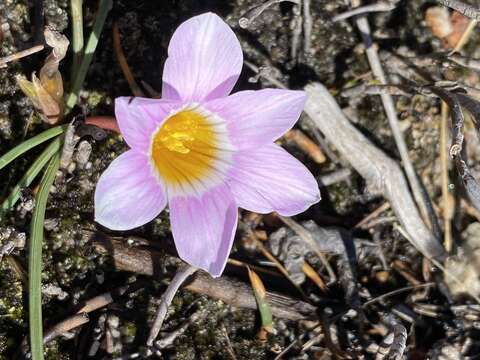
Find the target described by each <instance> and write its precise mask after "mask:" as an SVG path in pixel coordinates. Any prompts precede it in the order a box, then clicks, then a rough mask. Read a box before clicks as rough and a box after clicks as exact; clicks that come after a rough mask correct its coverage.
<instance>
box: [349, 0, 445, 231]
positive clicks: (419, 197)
mask: <svg viewBox="0 0 480 360" xmlns="http://www.w3.org/2000/svg"><path fill="white" fill-rule="evenodd" d="M355 3H357V4H358V3H359V0H356V1H355ZM355 22H356V24H357V27H358V29H359V31H360V33H361V35H362V38H363V42H364V45H365V48H366V53H367V58H368V62H369V64H370V68H371V69H372V73H373V74H374V76H375V77H376V78H377V80H378V81H379V82H380V83H381V84H383V85H385V84H387V78H386V76H385V72H384V71H383V67H382V64H381V62H380V58H379V56H378V49H377V46H376V45H375V44H373V42H372V38H371V35H370V25H369V24H368V20H367V19H366V18H365V17H358V18H357V19H356V20H355ZM380 98H381V100H382V103H383V106H384V108H385V113H386V115H387V119H388V123H389V125H390V128H391V130H392V134H393V137H394V139H395V143H396V145H397V149H398V152H399V153H400V158H401V159H402V164H403V168H404V169H405V173H406V175H407V179H408V182H409V183H410V186H411V188H412V192H413V197H414V199H415V202H416V203H417V206H418V208H419V209H420V213H421V215H422V218H423V220H424V221H425V222H426V223H427V224H429V225H430V227H431V228H434V229H436V228H438V226H436V223H435V218H434V216H433V215H432V212H431V211H430V209H431V205H430V204H429V201H430V200H429V199H428V198H427V196H426V194H425V193H424V190H423V188H422V186H421V184H420V181H419V179H418V177H417V174H416V173H415V169H414V167H413V164H412V161H411V160H410V156H409V155H408V148H407V144H406V142H405V139H404V137H403V133H402V130H401V129H400V122H399V120H398V116H397V112H396V109H395V103H394V101H393V98H392V96H391V95H390V94H380Z"/></svg>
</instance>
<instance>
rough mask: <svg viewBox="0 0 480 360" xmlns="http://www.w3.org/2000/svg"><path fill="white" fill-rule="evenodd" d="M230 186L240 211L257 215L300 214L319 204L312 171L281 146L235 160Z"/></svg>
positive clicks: (241, 156) (273, 146)
mask: <svg viewBox="0 0 480 360" xmlns="http://www.w3.org/2000/svg"><path fill="white" fill-rule="evenodd" d="M234 164H235V166H234V168H233V169H232V171H231V173H230V175H229V180H228V183H229V184H230V190H231V191H232V193H233V196H234V198H235V200H236V202H237V204H238V206H239V207H241V208H244V209H246V210H250V211H253V212H257V213H262V214H265V213H269V212H272V211H276V212H278V213H279V214H281V215H284V216H292V215H296V214H299V213H301V212H303V211H305V210H306V209H308V208H309V207H310V206H311V205H313V204H315V203H317V202H318V201H319V200H320V191H319V189H318V184H317V182H316V180H315V178H314V177H313V176H312V174H311V173H310V171H308V169H307V168H306V167H305V166H304V165H303V164H302V163H301V162H300V161H298V160H297V159H295V158H294V157H293V156H292V155H290V154H289V153H287V152H286V151H285V150H284V149H282V148H281V147H280V146H277V145H275V144H270V145H267V146H263V147H261V148H259V149H257V150H249V151H240V152H238V153H237V154H236V155H235V156H234Z"/></svg>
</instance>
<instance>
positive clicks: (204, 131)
mask: <svg viewBox="0 0 480 360" xmlns="http://www.w3.org/2000/svg"><path fill="white" fill-rule="evenodd" d="M214 130H215V129H214V127H213V125H212V124H211V123H210V122H209V121H208V119H207V118H206V117H204V116H203V115H202V114H200V113H198V112H196V111H194V110H191V109H188V110H183V111H180V112H178V113H176V114H174V115H172V116H170V118H168V119H167V120H166V121H165V123H164V124H163V126H162V127H161V128H160V129H159V130H158V131H157V133H156V134H155V135H154V136H153V139H152V160H153V161H154V163H155V166H156V168H157V170H158V172H159V173H160V175H161V176H162V179H163V181H165V182H166V183H169V184H172V185H173V184H175V185H178V184H182V183H191V182H192V181H195V180H197V179H201V178H202V177H204V176H206V175H207V174H208V173H209V172H210V171H212V167H213V163H214V160H215V158H216V156H217V145H216V143H217V137H216V134H215V131H214Z"/></svg>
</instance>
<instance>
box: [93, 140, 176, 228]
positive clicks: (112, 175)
mask: <svg viewBox="0 0 480 360" xmlns="http://www.w3.org/2000/svg"><path fill="white" fill-rule="evenodd" d="M166 204H167V197H166V194H165V191H164V188H163V185H161V184H160V182H159V180H157V179H156V178H155V177H154V176H153V175H152V174H151V172H150V165H149V163H148V158H147V157H146V156H145V155H144V154H141V153H139V152H136V151H135V150H129V151H127V152H125V153H123V154H122V155H120V156H119V157H117V158H116V159H115V160H114V161H113V162H112V163H111V164H110V166H109V167H108V168H107V169H106V170H105V172H104V173H103V174H102V176H101V177H100V180H99V181H98V184H97V188H96V189H95V221H97V222H98V223H100V224H102V225H103V226H105V227H107V228H109V229H112V230H129V229H133V228H135V227H138V226H141V225H143V224H146V223H147V222H149V221H151V220H153V219H154V218H155V217H156V216H157V215H158V214H160V212H161V211H162V210H163V209H164V208H165V206H166Z"/></svg>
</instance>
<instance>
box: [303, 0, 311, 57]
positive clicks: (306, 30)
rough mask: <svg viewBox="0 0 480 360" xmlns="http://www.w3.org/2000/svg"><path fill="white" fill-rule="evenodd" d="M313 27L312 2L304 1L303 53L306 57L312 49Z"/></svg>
mask: <svg viewBox="0 0 480 360" xmlns="http://www.w3.org/2000/svg"><path fill="white" fill-rule="evenodd" d="M312 27H313V20H312V14H311V11H310V0H303V52H304V53H305V55H308V53H309V52H310V48H311V47H312Z"/></svg>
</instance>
